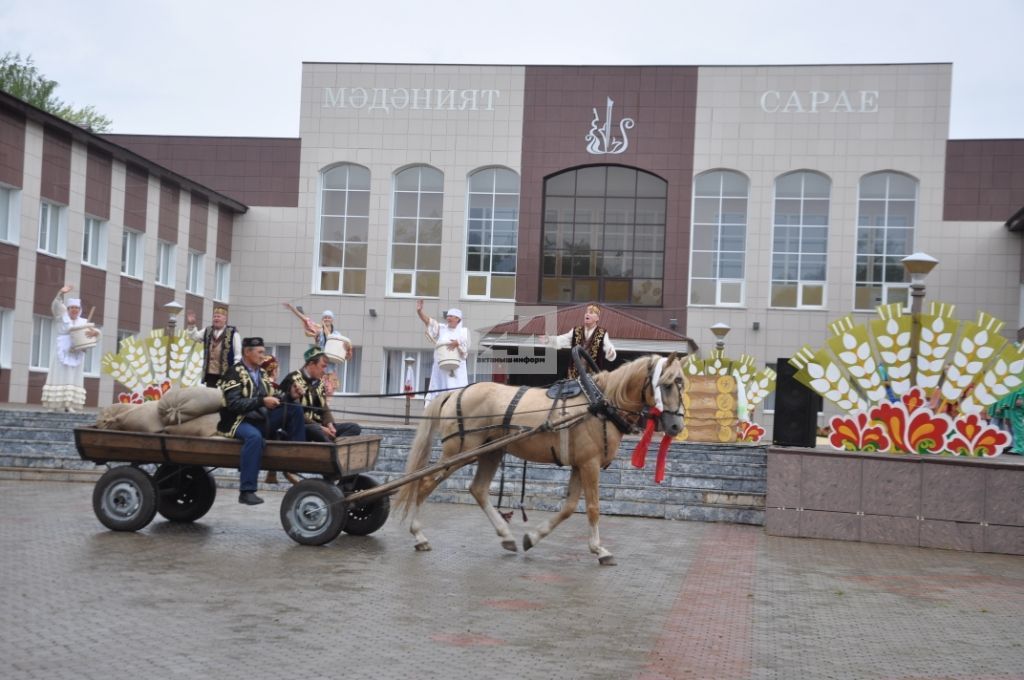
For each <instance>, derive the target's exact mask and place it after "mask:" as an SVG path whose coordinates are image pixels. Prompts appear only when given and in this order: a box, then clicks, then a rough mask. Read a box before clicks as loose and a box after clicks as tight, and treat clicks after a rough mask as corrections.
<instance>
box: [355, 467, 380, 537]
mask: <svg viewBox="0 0 1024 680" xmlns="http://www.w3.org/2000/svg"><path fill="white" fill-rule="evenodd" d="M375 486H377V481H376V480H375V479H374V478H373V477H370V476H368V475H356V480H355V484H354V485H353V487H352V492H353V493H355V492H356V491H365V490H366V489H372V488H373V487H375ZM389 514H391V499H390V498H389V497H388V496H381V497H380V498H374V499H373V500H369V501H366V502H365V503H359V504H357V505H350V506H348V520H346V521H345V533H346V534H351V535H352V536H368V535H369V534H372V533H373V532H374V531H376V530H377V529H380V528H381V527H382V526H384V522H387V521H388V515H389Z"/></svg>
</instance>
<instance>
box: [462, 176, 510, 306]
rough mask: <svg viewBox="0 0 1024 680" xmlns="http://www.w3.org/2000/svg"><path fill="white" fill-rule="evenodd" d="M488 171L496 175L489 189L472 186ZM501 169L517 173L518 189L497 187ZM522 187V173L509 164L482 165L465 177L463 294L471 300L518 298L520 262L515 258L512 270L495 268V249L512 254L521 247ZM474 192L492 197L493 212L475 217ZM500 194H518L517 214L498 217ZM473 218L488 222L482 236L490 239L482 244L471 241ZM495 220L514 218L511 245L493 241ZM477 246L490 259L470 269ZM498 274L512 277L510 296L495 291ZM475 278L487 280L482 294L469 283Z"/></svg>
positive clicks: (491, 209) (480, 254) (476, 194)
mask: <svg viewBox="0 0 1024 680" xmlns="http://www.w3.org/2000/svg"><path fill="white" fill-rule="evenodd" d="M486 172H493V173H494V174H493V176H492V180H491V190H490V192H483V191H474V190H473V188H472V187H473V179H474V177H479V176H481V175H482V174H483V173H486ZM499 173H507V174H508V175H511V176H514V177H515V184H516V191H515V193H510V192H506V191H502V192H499V191H498V183H499V182H498V179H499V177H498V174H499ZM521 190H522V186H521V178H520V176H519V173H517V172H516V171H514V170H510V169H509V168H505V167H501V166H491V167H485V168H479V169H477V170H474V171H473V172H471V173H470V174H469V175H468V176H467V177H466V224H465V231H464V234H463V236H464V239H465V240H464V243H465V252H464V255H465V257H464V259H463V268H462V297H463V298H465V299H468V300H515V297H516V293H515V289H516V286H515V280H516V269H517V263H516V261H515V259H514V258H513V262H512V271H511V272H496V271H495V270H494V251H495V248H496V247H498V248H502V249H508V248H511V250H512V254H513V256H514V255H515V254H516V252H517V251H518V248H519V207H520V206H519V201H520V194H521ZM474 196H490V199H491V200H490V206H489V207H490V216H489V217H488V216H482V217H474V216H473V211H474V208H473V203H474V201H473V197H474ZM498 196H514V197H515V217H514V218H512V219H507V218H498V217H496V204H497V202H498V198H497V197H498ZM477 209H479V208H477ZM474 222H480V223H482V224H484V225H486V226H485V227H484V229H483V233H482V234H481V239H482V240H484V239H487V238H488V236H489V243H483V242H481V243H480V244H472V243H471V240H472V232H473V231H474V230H473V228H472V227H473V223H474ZM495 222H501V223H508V222H511V223H512V245H511V246H495V244H494V241H495V233H496V230H495V228H494V227H495ZM474 246H475V247H476V248H477V249H479V251H480V252H479V256H480V257H481V258H486V260H487V262H488V263H489V264H488V266H487V268H486V269H484V268H482V267H481V268H480V269H476V270H471V269H470V268H469V267H470V264H469V260H470V257H471V256H472V255H473V249H474ZM496 277H497V278H511V280H512V295H511V296H510V297H498V296H495V295H494V294H493V293H494V279H495V278H496ZM472 279H483V284H484V287H485V289H486V292H485V293H484V294H483V295H479V294H474V293H471V292H470V284H471V280H472Z"/></svg>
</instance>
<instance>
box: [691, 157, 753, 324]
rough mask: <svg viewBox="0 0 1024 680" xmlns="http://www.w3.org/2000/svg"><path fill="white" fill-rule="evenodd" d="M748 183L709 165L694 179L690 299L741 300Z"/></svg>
mask: <svg viewBox="0 0 1024 680" xmlns="http://www.w3.org/2000/svg"><path fill="white" fill-rule="evenodd" d="M748 187H749V182H748V181H747V178H746V177H745V176H743V175H741V174H740V173H738V172H732V171H730V170H713V171H711V172H705V173H702V174H700V175H698V176H697V178H696V179H695V180H694V182H693V236H692V238H693V245H692V247H691V249H690V304H693V305H742V304H743V301H744V293H745V291H744V262H745V252H746V243H747V194H748Z"/></svg>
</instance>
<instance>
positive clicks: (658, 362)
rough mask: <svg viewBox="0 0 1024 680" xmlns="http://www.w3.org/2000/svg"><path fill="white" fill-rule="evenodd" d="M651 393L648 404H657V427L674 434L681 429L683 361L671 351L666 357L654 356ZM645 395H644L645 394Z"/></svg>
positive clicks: (682, 413) (666, 432)
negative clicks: (658, 411) (659, 410)
mask: <svg viewBox="0 0 1024 680" xmlns="http://www.w3.org/2000/svg"><path fill="white" fill-rule="evenodd" d="M650 383H651V395H650V401H649V402H648V406H658V402H659V401H660V402H661V404H660V406H658V407H659V408H660V409H661V415H660V416H658V429H659V430H661V431H662V432H664V433H665V434H668V435H671V436H673V437H674V436H676V435H677V434H679V433H680V432H682V431H683V416H684V415H685V413H684V411H683V362H682V360H681V359H680V358H679V356H678V355H676V353H675V352H672V354H671V355H669V356H668V358H660V357H659V358H655V359H654V361H653V362H652V364H651V373H650ZM645 397H646V395H645Z"/></svg>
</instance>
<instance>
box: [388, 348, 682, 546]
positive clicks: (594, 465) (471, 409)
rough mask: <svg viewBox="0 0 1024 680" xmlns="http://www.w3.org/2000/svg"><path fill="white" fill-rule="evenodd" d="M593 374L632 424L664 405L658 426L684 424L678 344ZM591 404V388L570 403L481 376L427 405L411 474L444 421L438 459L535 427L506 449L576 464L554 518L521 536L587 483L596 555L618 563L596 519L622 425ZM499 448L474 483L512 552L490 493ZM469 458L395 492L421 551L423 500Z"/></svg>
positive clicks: (548, 527) (568, 508)
mask: <svg viewBox="0 0 1024 680" xmlns="http://www.w3.org/2000/svg"><path fill="white" fill-rule="evenodd" d="M593 381H594V383H596V385H597V387H598V388H599V389H600V391H601V392H602V393H603V394H604V398H605V400H606V402H607V404H608V406H609V407H610V409H612V410H614V411H615V412H617V413H618V414H620V416H621V417H623V418H624V419H625V421H626V423H627V424H628V425H630V426H632V425H634V424H635V423H636V421H637V420H638V419H639V417H640V414H641V412H642V411H643V410H644V409H645V408H649V407H654V406H655V405H658V407H659V408H660V409H661V415H660V416H659V425H660V427H659V429H660V430H661V431H663V432H665V433H666V434H669V435H676V434H678V433H679V432H680V431H682V429H683V413H682V401H683V371H682V362H681V360H680V359H679V358H678V357H677V356H676V355H675V353H673V354H672V355H671V356H670V357H668V358H667V359H666V358H664V357H660V356H657V355H650V356H647V357H641V358H639V359H636V360H634V361H631V362H629V363H627V364H624V365H623V366H620V367H619V368H617V369H615V370H614V371H611V372H602V373H598V374H597V375H595V376H593ZM517 396H518V402H517V401H516V398H517ZM588 406H589V403H588V400H587V397H586V396H585V395H577V396H575V397H572V398H570V399H568V400H566V401H565V402H564V405H563V404H562V402H561V401H559V402H558V403H557V404H553V403H552V400H551V398H549V397H548V396H547V395H546V394H545V391H544V389H542V388H533V389H529V390H526V391H525V392H521V391H520V390H518V389H517V388H515V387H512V386H509V385H500V384H497V383H476V384H473V385H469V386H468V387H464V388H462V389H461V390H455V391H452V392H448V393H445V394H444V395H442V396H440V397H438V398H436V399H434V400H433V401H432V402H431V403H430V405H429V406H428V407H427V409H426V412H425V414H424V420H423V421H421V423H420V426H419V429H418V430H417V432H416V438H415V439H414V440H413V444H412V449H411V450H410V453H409V460H408V462H407V463H406V466H405V471H406V473H411V472H415V471H417V470H419V469H421V468H424V467H426V466H427V464H428V463H429V459H430V452H431V449H432V447H433V441H434V435H435V432H436V431H437V430H438V429H440V430H441V434H442V442H443V444H442V451H441V457H440V459H439V461H438V462H443V461H445V460H447V459H450V458H452V457H454V456H456V455H458V454H459V453H462V452H466V451H470V450H472V449H476V448H478V447H482V446H484V445H485V444H487V443H488V442H491V441H493V440H496V439H501V438H502V437H506V436H508V435H509V433H510V432H512V433H514V432H516V431H520V432H527V431H533V432H532V433H531V434H529V436H525V437H523V438H520V439H518V440H516V441H512V442H510V443H509V444H508V445H507V446H505V447H503V448H504V450H505V451H507V452H508V453H511V454H513V455H515V456H518V457H520V458H523V459H525V460H528V461H532V462H535V463H558V464H561V465H569V466H571V467H572V472H571V475H570V477H569V487H568V493H567V495H566V498H565V502H564V503H563V505H562V508H561V510H560V511H559V512H558V514H557V515H556V516H555V517H553V518H551V519H548V520H546V521H545V522H543V523H541V524H540V525H539V526H538V527H536V528H535V529H532V530H530V531H527V533H526V535H524V536H523V549H524V550H529V549H530V548H532V547H533V546H535V545H537V543H539V542H540V540H541V539H542V538H544V537H545V536H547V535H548V534H550V533H551V532H552V531H553V530H554V528H555V527H557V526H558V525H559V524H560V523H561V522H562V521H564V520H565V519H566V518H567V517H568V516H569V515H571V514H572V513H573V512H574V511H575V509H576V504H577V502H578V501H579V497H580V491H581V490H582V492H583V494H584V498H585V500H586V507H587V521H588V522H589V523H590V540H589V543H588V545H589V547H590V552H592V553H594V554H595V555H597V557H598V561H599V562H600V563H601V564H604V565H610V564H615V558H614V557H613V556H612V554H611V553H610V552H609V551H608V549H607V548H605V547H604V546H602V545H601V537H600V534H599V532H598V528H597V522H598V517H599V514H600V509H599V507H598V482H599V479H600V473H601V469H602V468H605V467H607V466H608V465H609V464H610V463H611V462H612V459H613V458H615V454H616V452H617V451H618V450H619V442H621V441H622V435H623V433H622V432H621V431H620V430H619V428H618V427H616V425H615V424H613V423H612V422H611V421H610V420H609V419H608V418H605V417H603V415H595V414H594V413H592V412H591V410H589V409H588ZM609 413H611V411H609ZM574 415H575V416H576V417H573V416H574ZM552 424H554V427H552ZM502 454H503V452H502V451H501V450H494V451H490V452H487V453H483V454H481V455H480V457H479V458H478V459H477V470H476V475H475V476H474V478H473V482H472V484H471V485H470V488H469V490H470V493H471V494H473V498H475V499H476V502H477V503H479V504H480V507H481V508H482V509H483V511H484V514H486V515H487V518H488V519H489V520H490V521H491V524H492V525H493V526H494V529H495V531H497V532H498V536H499V537H500V538H501V546H502V547H503V548H505V549H506V550H511V551H513V552H515V551H516V541H515V539H514V538H513V537H512V534H511V532H510V531H509V528H508V524H507V523H506V522H505V520H504V519H503V518H502V517H501V515H500V514H499V513H498V511H497V510H496V509H495V508H494V506H493V505H492V504H491V501H490V498H489V490H490V484H491V480H492V479H493V478H494V473H495V471H496V470H497V468H498V465H499V463H500V462H501V458H502ZM471 462H472V461H471V460H467V461H463V462H461V463H455V464H453V466H452V467H450V468H448V469H447V470H442V471H441V472H438V473H436V474H433V475H429V476H426V477H423V478H422V479H420V480H419V481H418V482H414V483H410V484H407V485H405V486H403V487H402V488H401V490H400V491H399V492H398V500H397V507H398V508H401V509H402V510H403V511H404V512H405V513H406V514H410V515H411V522H410V525H409V531H410V532H411V533H412V535H413V536H414V537H415V538H416V549H417V550H430V543H429V542H428V541H427V538H426V536H425V535H424V533H423V525H422V524H421V522H420V519H419V509H420V506H421V505H422V503H423V502H424V501H425V500H426V499H427V497H428V496H429V495H430V494H431V492H433V491H434V489H436V488H437V486H438V485H439V484H440V483H441V482H443V481H444V480H445V479H446V478H448V477H449V476H450V475H451V474H452V473H454V472H455V471H456V470H457V469H459V468H460V467H463V466H464V465H468V464H469V463H471Z"/></svg>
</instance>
